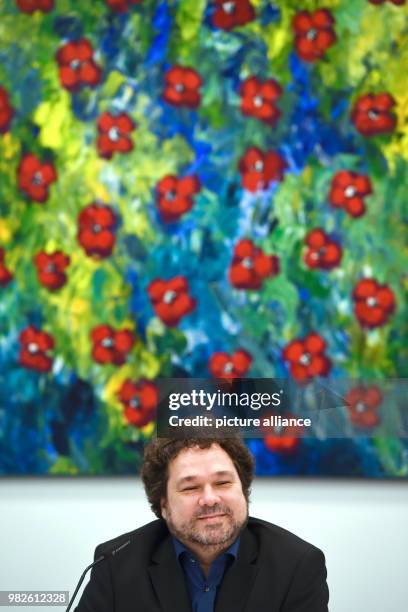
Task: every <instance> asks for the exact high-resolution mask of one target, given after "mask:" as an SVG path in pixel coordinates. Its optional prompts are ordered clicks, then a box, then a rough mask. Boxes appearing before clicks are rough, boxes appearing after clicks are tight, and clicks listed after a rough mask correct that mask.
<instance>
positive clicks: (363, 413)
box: [345, 386, 383, 427]
mask: <svg viewBox="0 0 408 612" xmlns="http://www.w3.org/2000/svg"><path fill="white" fill-rule="evenodd" d="M382 401H383V396H382V393H381V391H380V389H378V387H374V386H372V387H354V389H350V391H348V393H347V394H346V397H345V402H346V406H347V409H348V411H349V417H350V420H351V422H352V423H353V424H354V425H357V426H358V427H375V426H376V425H378V424H379V423H380V417H379V415H378V413H377V408H378V407H379V406H380V405H381V402H382Z"/></svg>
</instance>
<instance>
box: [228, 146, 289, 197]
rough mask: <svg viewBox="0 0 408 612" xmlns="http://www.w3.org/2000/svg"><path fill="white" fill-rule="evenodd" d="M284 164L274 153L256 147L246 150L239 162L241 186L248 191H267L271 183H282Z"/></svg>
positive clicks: (280, 157)
mask: <svg viewBox="0 0 408 612" xmlns="http://www.w3.org/2000/svg"><path fill="white" fill-rule="evenodd" d="M285 168H286V162H285V160H284V159H283V157H282V156H281V155H279V153H277V152H276V151H267V152H264V151H262V150H261V149H258V147H250V148H249V149H247V151H246V153H245V154H244V156H243V157H241V159H240V161H239V171H240V173H241V181H242V185H243V187H244V188H245V189H248V191H252V192H256V191H259V190H260V189H267V188H268V186H269V183H271V182H272V181H282V180H283V171H284V170H285Z"/></svg>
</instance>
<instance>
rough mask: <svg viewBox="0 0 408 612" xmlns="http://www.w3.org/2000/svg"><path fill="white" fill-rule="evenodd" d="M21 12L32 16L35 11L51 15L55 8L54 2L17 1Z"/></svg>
mask: <svg viewBox="0 0 408 612" xmlns="http://www.w3.org/2000/svg"><path fill="white" fill-rule="evenodd" d="M16 4H17V6H18V8H19V9H20V11H22V12H23V13H29V14H30V15H32V14H33V13H34V12H35V11H42V12H43V13H49V12H50V11H52V9H53V8H54V0H16Z"/></svg>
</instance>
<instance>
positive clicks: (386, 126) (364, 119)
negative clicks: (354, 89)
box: [351, 92, 396, 138]
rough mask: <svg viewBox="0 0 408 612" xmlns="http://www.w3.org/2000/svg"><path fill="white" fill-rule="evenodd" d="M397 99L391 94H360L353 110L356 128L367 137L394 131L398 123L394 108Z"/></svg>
mask: <svg viewBox="0 0 408 612" xmlns="http://www.w3.org/2000/svg"><path fill="white" fill-rule="evenodd" d="M394 106H395V100H394V98H393V97H392V96H391V94H389V93H386V92H383V93H379V94H377V95H376V94H372V93H369V94H366V95H365V96H360V97H359V98H358V99H357V100H356V101H355V103H354V106H353V109H352V111H351V120H352V121H353V123H354V125H355V126H356V129H357V130H358V131H359V132H360V134H362V135H363V136H366V137H367V138H368V137H370V136H376V135H377V134H386V133H388V132H392V131H393V130H394V128H395V125H396V119H395V116H394V115H393V114H392V108H393V107H394Z"/></svg>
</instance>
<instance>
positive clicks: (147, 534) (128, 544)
mask: <svg viewBox="0 0 408 612" xmlns="http://www.w3.org/2000/svg"><path fill="white" fill-rule="evenodd" d="M167 535H168V529H167V526H166V523H165V522H164V521H163V520H162V519H156V520H155V521H151V522H150V523H146V525H142V527H138V528H137V529H134V530H133V531H128V532H126V533H122V534H121V535H119V536H116V537H115V538H112V539H111V540H107V541H106V542H102V544H99V545H98V546H97V548H96V552H95V556H98V555H102V554H104V553H112V552H113V551H116V550H118V549H120V550H122V546H123V549H125V548H128V549H129V550H134V549H137V550H138V551H139V552H140V553H141V554H143V553H144V552H145V553H149V552H150V551H151V550H152V549H153V548H154V547H155V546H156V545H157V544H158V543H159V542H161V541H162V539H163V538H164V537H166V536H167ZM118 552H120V551H119V550H118Z"/></svg>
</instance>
